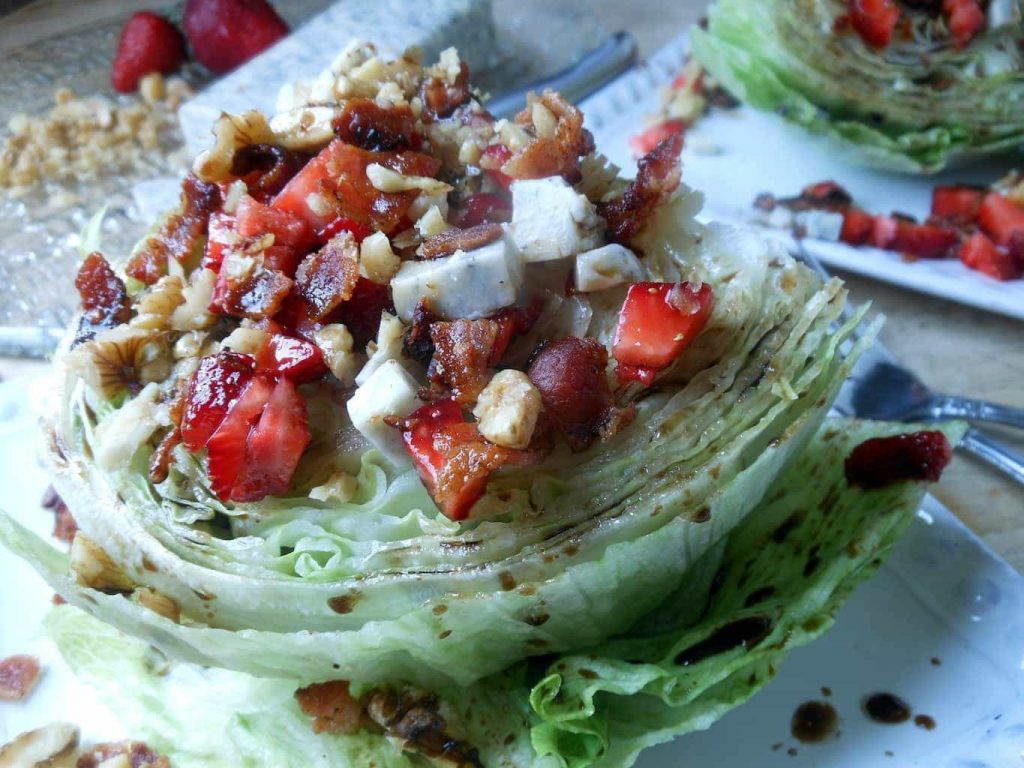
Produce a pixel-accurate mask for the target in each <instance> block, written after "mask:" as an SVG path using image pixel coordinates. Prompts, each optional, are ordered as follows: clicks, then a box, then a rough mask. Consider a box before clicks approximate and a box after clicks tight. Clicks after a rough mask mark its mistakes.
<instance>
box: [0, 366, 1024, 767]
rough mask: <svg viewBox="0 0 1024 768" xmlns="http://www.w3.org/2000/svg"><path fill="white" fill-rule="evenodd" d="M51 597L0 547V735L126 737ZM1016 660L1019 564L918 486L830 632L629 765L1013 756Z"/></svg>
mask: <svg viewBox="0 0 1024 768" xmlns="http://www.w3.org/2000/svg"><path fill="white" fill-rule="evenodd" d="M42 402H43V382H41V381H36V382H34V383H22V382H13V383H8V384H2V385H0V488H3V489H4V491H3V497H2V501H0V504H2V506H3V507H4V508H5V509H7V510H8V511H10V512H12V513H13V514H14V515H15V516H16V517H17V518H18V519H19V520H20V521H21V522H22V523H24V524H25V525H28V526H29V527H31V528H32V529H33V530H35V531H37V532H39V533H44V534H45V533H48V532H49V531H50V529H51V528H52V522H53V518H52V515H51V514H50V512H48V511H46V510H43V509H42V508H41V507H40V506H39V501H40V499H41V498H42V495H43V492H44V491H45V489H46V486H47V479H46V476H45V473H44V472H43V471H42V469H41V468H40V466H39V463H38V461H37V459H36V456H37V455H38V451H37V449H38V447H39V444H40V438H41V436H40V434H39V430H38V427H37V420H38V417H37V414H38V413H39V411H40V408H41V407H42V406H41V404H42ZM50 598H51V593H50V591H49V589H48V588H47V587H46V585H45V584H44V583H43V582H42V580H41V579H40V578H39V577H38V576H37V575H36V574H35V572H34V571H32V569H31V568H29V567H28V566H27V565H26V564H24V563H22V562H21V561H20V560H18V559H17V558H14V557H12V556H11V555H9V554H7V553H6V551H4V550H0V658H3V657H6V656H8V655H10V654H13V653H37V654H39V655H41V656H42V658H43V660H44V663H45V666H46V672H45V676H44V677H43V679H42V681H41V683H40V686H39V688H38V689H37V690H36V691H35V692H34V694H33V695H32V696H31V697H30V698H29V699H27V700H26V701H24V702H22V703H18V704H8V703H0V744H2V743H4V742H6V741H7V740H9V739H11V738H13V737H14V736H15V735H16V734H18V733H20V732H21V731H23V730H27V729H29V728H34V727H38V726H39V725H42V724H44V723H48V722H52V721H54V720H67V721H70V722H74V723H77V724H79V725H80V726H82V728H83V733H84V735H85V737H86V739H90V740H91V739H111V738H123V737H125V736H127V735H128V734H124V733H123V732H122V730H121V728H120V727H119V726H118V723H117V719H116V718H115V717H113V716H112V715H111V714H110V713H109V712H108V711H107V710H105V709H104V708H103V707H102V706H101V705H99V704H98V702H97V701H96V699H95V697H94V696H93V695H92V693H91V692H90V691H89V690H88V689H86V688H85V687H84V686H82V685H81V684H80V683H78V682H77V680H76V679H75V678H74V676H73V675H72V674H71V673H70V671H69V670H68V669H67V668H66V667H65V666H64V665H63V663H62V662H61V661H60V659H59V657H58V656H57V654H56V652H55V650H54V649H53V647H52V646H51V644H50V643H49V642H48V641H46V640H45V639H43V638H41V637H40V630H39V628H40V622H41V620H42V618H43V616H44V615H45V614H46V612H47V611H48V610H49V608H50ZM933 657H935V658H938V659H940V660H941V665H940V666H934V665H933V664H932V662H931V659H932V658H933ZM1022 659H1024V578H1022V577H1021V576H1020V575H1018V574H1017V573H1015V572H1014V571H1013V570H1012V569H1011V568H1010V567H1009V566H1008V565H1007V564H1006V563H1004V562H1002V561H1001V560H999V559H998V557H996V556H995V555H994V554H993V553H992V552H991V551H989V550H988V549H986V548H985V546H984V545H983V544H982V543H981V542H980V541H979V540H978V539H977V538H975V537H974V536H973V535H972V534H971V533H970V532H969V531H968V530H967V529H966V528H964V527H963V525H961V524H960V523H959V522H958V521H957V520H956V518H955V517H954V516H953V515H952V514H951V513H950V512H948V511H947V510H946V509H945V508H943V507H942V506H941V505H940V504H939V503H938V502H936V501H935V500H934V499H931V498H929V499H928V500H927V502H926V504H925V506H924V509H923V510H922V512H921V513H920V514H919V515H918V518H917V520H915V522H914V524H913V526H912V527H911V529H910V531H909V532H908V534H907V535H906V537H905V538H904V539H903V540H902V541H901V542H900V543H899V545H897V547H896V549H895V552H894V553H893V556H892V558H891V559H890V560H889V562H888V563H887V564H886V566H885V567H884V568H883V569H882V570H881V572H880V573H879V574H878V575H877V576H876V577H875V578H874V579H873V580H872V581H870V582H869V583H868V584H866V585H865V586H863V587H862V588H860V589H859V590H857V592H856V593H855V594H854V596H853V598H852V599H851V600H850V601H849V603H847V604H846V606H845V607H844V608H843V609H842V611H841V612H840V614H839V618H838V622H837V624H836V626H835V628H834V629H832V631H831V632H829V633H828V634H827V635H825V637H823V638H822V639H820V640H819V641H817V642H815V643H813V644H812V645H810V646H808V647H806V648H802V649H798V650H797V651H795V652H794V653H793V654H792V656H791V657H790V659H789V660H788V661H787V662H786V664H785V665H784V666H783V667H782V670H781V672H780V674H779V677H778V678H777V679H776V680H775V681H773V682H772V683H770V684H769V685H768V686H767V688H766V689H765V690H764V691H763V692H761V693H759V694H758V695H756V696H755V697H754V698H753V699H752V700H751V701H750V702H749V703H747V704H746V705H744V706H742V707H740V708H739V709H738V710H736V711H734V712H732V713H731V714H729V715H727V716H726V717H725V718H724V719H722V720H721V721H720V722H719V723H717V724H716V725H715V726H713V727H712V728H711V729H710V730H709V731H706V732H704V733H699V734H691V735H688V736H684V737H682V738H680V739H677V740H676V741H674V742H672V743H670V744H666V745H663V746H661V747H657V748H655V749H652V750H650V751H648V752H646V753H644V755H643V756H642V757H641V759H640V761H639V763H638V768H670V767H671V768H679V767H680V766H691V765H692V766H711V765H715V766H730V768H755V766H756V767H758V768H760V767H761V766H769V767H770V766H773V765H778V766H787V767H788V768H808V767H810V766H848V767H849V768H853V767H854V766H856V767H857V768H870V767H872V766H880V767H883V766H888V767H889V768H892V767H893V766H929V767H930V766H939V767H940V768H945V767H946V766H949V767H950V768H953V767H954V766H956V767H957V768H986V766H991V768H1004V767H1005V766H1010V765H1021V764H1022V763H1021V761H1022V758H1024V754H1022V752H1021V750H1022V749H1024V671H1022V668H1021V662H1022ZM822 686H828V687H829V688H831V690H832V692H833V693H832V696H831V697H830V699H829V700H830V701H831V702H832V704H833V705H834V706H835V708H836V709H837V710H838V712H839V715H840V717H841V718H842V722H841V725H840V730H841V736H840V737H839V738H837V739H833V740H830V741H828V742H826V743H824V744H814V745H803V744H798V743H796V742H795V741H794V740H793V739H792V738H791V737H790V736H789V720H790V717H791V716H792V713H793V710H794V708H795V707H796V706H797V705H799V704H800V703H802V702H804V701H807V700H810V699H822V694H821V690H820V689H821V687H822ZM877 691H888V692H892V693H895V694H897V695H899V696H901V697H903V698H904V699H905V700H907V701H908V702H909V703H910V704H911V705H912V706H913V708H914V711H915V712H917V713H922V714H928V715H931V716H932V717H934V718H935V720H936V722H937V724H938V725H937V727H936V728H935V730H932V731H926V730H923V729H921V728H918V727H915V726H914V725H913V724H912V723H905V724H902V725H898V726H882V725H876V724H874V723H872V722H870V721H869V720H867V718H865V717H864V716H863V715H862V714H861V712H860V701H861V699H862V698H863V697H864V696H865V695H867V694H870V693H873V692H877ZM780 743H781V744H782V746H781V747H780V748H778V749H777V750H774V751H773V750H772V746H773V745H775V744H780ZM790 748H795V749H796V750H797V754H796V755H795V756H792V755H790V754H788V752H787V750H789V749H790ZM886 751H890V752H892V753H893V754H894V755H895V759H893V758H890V757H887V756H886Z"/></svg>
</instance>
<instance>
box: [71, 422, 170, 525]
mask: <svg viewBox="0 0 1024 768" xmlns="http://www.w3.org/2000/svg"><path fill="white" fill-rule="evenodd" d="M180 443H181V429H180V428H179V427H175V428H174V429H172V430H171V431H170V432H168V433H167V434H166V435H164V439H163V440H161V441H160V444H159V445H158V446H157V447H156V450H154V451H153V455H152V456H150V457H149V479H150V482H153V483H162V482H163V481H164V480H166V479H167V475H169V474H170V471H171V456H172V454H173V452H174V449H175V448H176V447H177V446H178V445H179V444H180ZM58 538H60V537H58Z"/></svg>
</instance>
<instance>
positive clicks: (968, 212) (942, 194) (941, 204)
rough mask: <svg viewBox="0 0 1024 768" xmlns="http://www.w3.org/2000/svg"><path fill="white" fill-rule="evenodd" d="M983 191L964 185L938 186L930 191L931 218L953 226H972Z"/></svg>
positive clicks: (983, 195)
mask: <svg viewBox="0 0 1024 768" xmlns="http://www.w3.org/2000/svg"><path fill="white" fill-rule="evenodd" d="M984 199H985V190H984V189H983V188H980V187H969V186H966V185H962V184H961V185H956V186H939V187H935V189H933V190H932V216H935V217H937V218H940V219H945V220H946V221H949V222H951V223H954V224H958V225H965V224H973V223H974V221H975V220H976V219H977V218H978V211H979V210H980V209H981V202H982V200H984Z"/></svg>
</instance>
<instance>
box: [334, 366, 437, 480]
mask: <svg viewBox="0 0 1024 768" xmlns="http://www.w3.org/2000/svg"><path fill="white" fill-rule="evenodd" d="M421 405H423V401H422V400H420V398H419V396H418V395H417V384H416V380H415V379H414V378H413V377H412V376H411V375H410V374H409V372H408V371H407V370H405V368H403V367H402V366H401V364H399V363H398V361H397V360H386V361H385V362H384V363H383V364H382V365H381V366H380V367H379V368H378V369H377V370H375V371H374V372H373V375H372V376H370V377H369V378H368V379H367V380H366V381H365V382H364V383H363V385H362V386H360V387H359V389H357V390H356V391H355V394H353V395H352V397H351V398H349V401H348V415H349V418H350V419H351V420H352V424H353V426H355V428H356V429H358V430H359V431H360V432H361V433H362V435H363V437H365V438H366V439H367V440H369V441H370V442H371V443H372V444H373V445H374V446H375V447H376V448H377V449H379V450H380V452H381V453H383V454H384V455H385V456H386V457H387V458H388V459H389V460H390V461H391V462H393V463H394V464H397V465H399V466H403V465H408V464H409V456H408V454H407V453H406V452H405V449H404V448H403V447H402V436H401V433H400V432H399V431H398V430H397V429H395V428H394V427H391V426H389V425H388V424H386V423H385V422H384V419H385V418H386V417H388V416H391V417H395V418H404V417H406V416H408V415H409V414H410V413H412V412H413V411H415V410H416V409H417V408H419V407H420V406H421Z"/></svg>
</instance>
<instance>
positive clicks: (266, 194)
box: [231, 144, 309, 202]
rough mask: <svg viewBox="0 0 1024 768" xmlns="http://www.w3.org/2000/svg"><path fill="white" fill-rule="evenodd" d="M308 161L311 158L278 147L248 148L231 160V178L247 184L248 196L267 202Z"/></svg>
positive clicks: (243, 148)
mask: <svg viewBox="0 0 1024 768" xmlns="http://www.w3.org/2000/svg"><path fill="white" fill-rule="evenodd" d="M308 160H309V155H306V154H301V153H299V152H294V151H292V150H289V149H285V148H284V147H279V146H277V145H276V144H249V145H247V146H245V147H242V148H241V149H239V150H238V151H237V152H235V156H234V157H233V158H232V159H231V175H232V176H237V177H238V178H240V179H241V180H242V181H244V182H245V186H246V190H247V192H248V193H249V194H250V195H251V196H252V197H254V198H256V199H257V200H259V201H260V202H266V201H267V200H269V199H270V198H271V197H273V196H274V195H276V194H277V193H278V192H280V191H281V190H282V189H283V188H284V185H285V184H287V183H288V182H289V181H291V178H292V176H294V175H295V174H296V173H298V172H299V169H300V168H302V166H304V165H305V164H306V162H307V161H308Z"/></svg>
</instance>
